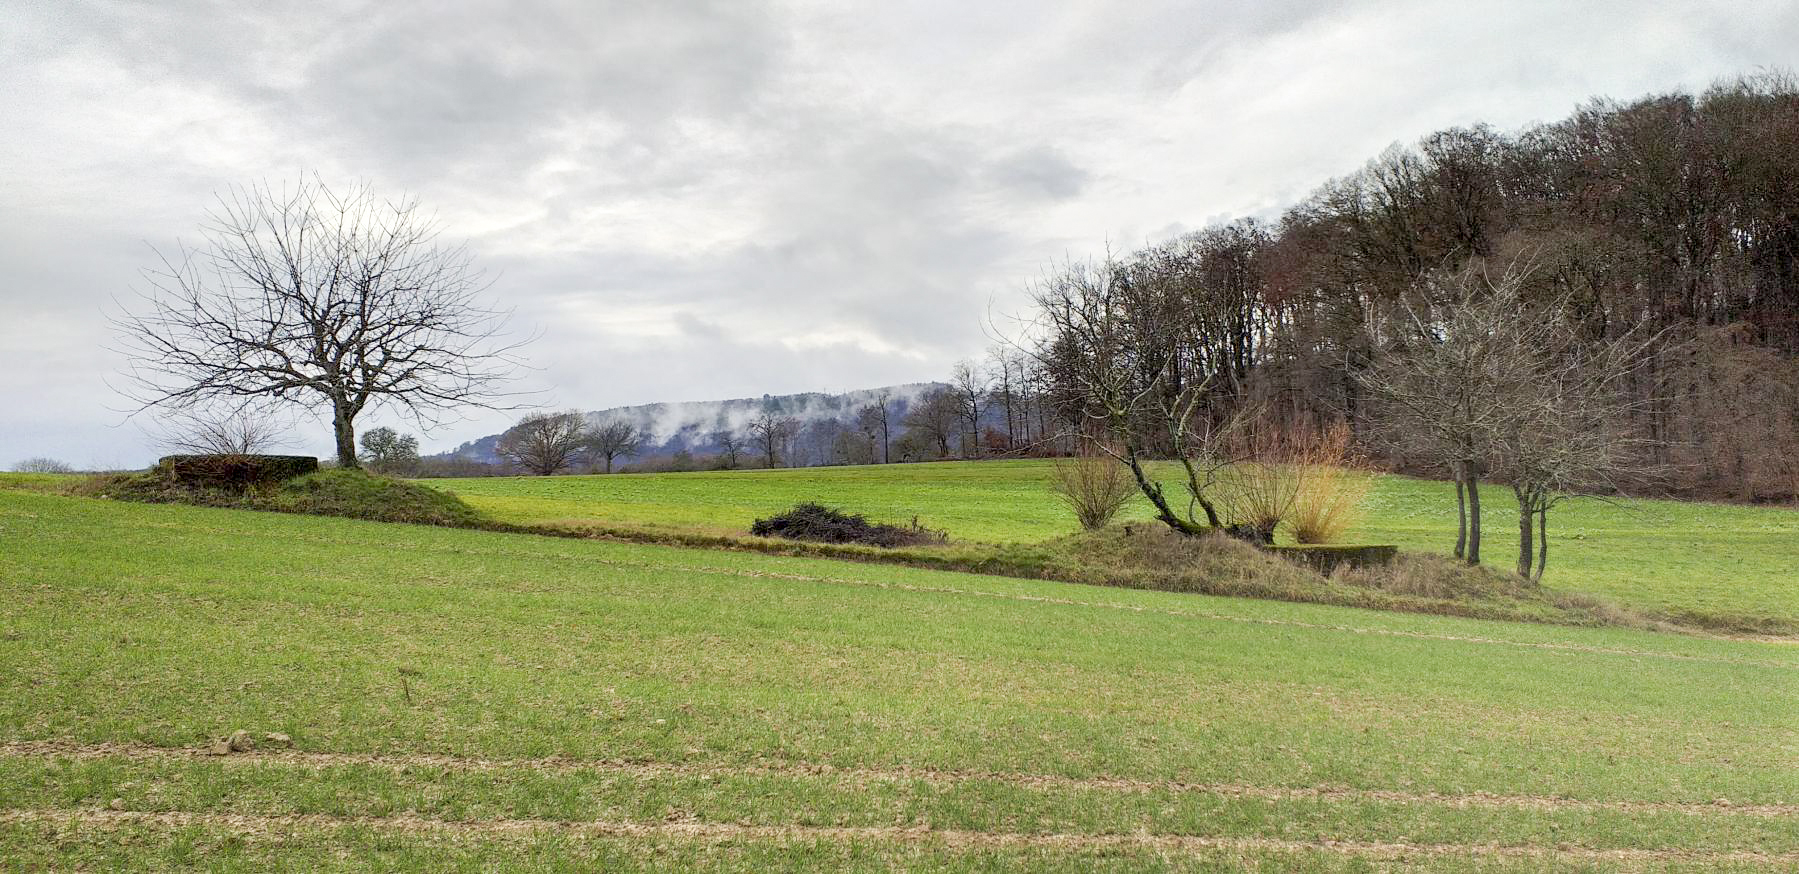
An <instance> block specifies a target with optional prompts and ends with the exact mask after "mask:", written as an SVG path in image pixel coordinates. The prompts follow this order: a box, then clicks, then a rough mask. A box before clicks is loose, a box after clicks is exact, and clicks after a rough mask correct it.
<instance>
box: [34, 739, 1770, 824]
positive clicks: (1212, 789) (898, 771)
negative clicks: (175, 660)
mask: <svg viewBox="0 0 1799 874" xmlns="http://www.w3.org/2000/svg"><path fill="white" fill-rule="evenodd" d="M0 756H10V757H15V758H66V759H77V760H99V759H123V760H127V761H205V762H216V763H221V764H226V765H251V764H276V765H289V766H296V767H307V768H330V767H343V766H356V767H372V768H385V769H399V768H434V769H442V770H447V771H465V772H505V771H540V772H551V773H579V772H590V773H614V774H629V775H635V776H643V777H658V776H675V777H784V778H802V779H803V778H813V777H816V778H826V779H839V780H847V781H855V782H904V781H919V782H925V783H932V784H938V785H951V784H956V783H969V782H986V783H1000V784H1005V785H1011V786H1018V787H1021V788H1027V789H1028V788H1045V789H1067V790H1098V791H1112V792H1172V793H1182V794H1186V793H1191V794H1199V795H1216V796H1221V797H1230V798H1257V799H1264V800H1269V801H1301V800H1304V801H1327V802H1369V801H1372V802H1386V803H1398V804H1421V805H1438V806H1445V807H1463V808H1465V807H1485V808H1518V809H1529V810H1604V811H1614V812H1621V813H1681V814H1687V815H1693V816H1718V815H1735V816H1753V817H1770V818H1773V817H1799V804H1778V803H1776V804H1740V803H1728V802H1724V801H1712V802H1693V801H1641V800H1616V799H1605V800H1588V799H1578V798H1567V797H1562V796H1553V795H1517V794H1501V793H1487V792H1473V793H1436V792H1406V791H1401V790H1392V789H1356V788H1352V787H1347V786H1297V787H1290V786H1257V785H1252V784H1244V783H1200V782H1189V781H1181V780H1137V779H1129V778H1122V777H1105V776H1098V777H1069V776H1064V775H1059V774H1020V773H1006V772H997V771H961V770H943V769H932V768H907V767H897V768H870V767H840V766H835V765H826V764H813V763H799V762H794V763H785V764H757V765H729V764H703V763H676V762H645V761H626V760H618V759H590V760H583V759H571V758H539V759H488V758H478V757H469V756H447V755H431V754H405V755H385V754H374V753H333V752H314V751H306V750H290V749H274V750H251V751H247V752H241V753H230V754H227V755H215V754H212V753H211V752H209V751H207V750H199V749H188V748H173V747H154V746H146V745H142V744H114V743H102V744H79V743H70V742H63V741H7V742H0Z"/></svg>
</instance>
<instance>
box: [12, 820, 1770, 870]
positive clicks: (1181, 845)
mask: <svg viewBox="0 0 1799 874" xmlns="http://www.w3.org/2000/svg"><path fill="white" fill-rule="evenodd" d="M0 824H42V825H53V826H54V825H67V826H72V827H82V828H100V829H104V828H119V827H129V826H149V827H154V828H194V827H202V828H214V829H219V830H222V831H229V832H233V833H236V834H240V835H243V836H246V837H250V838H260V837H272V836H276V835H278V834H279V833H280V832H284V831H299V830H308V829H311V830H323V829H332V828H341V827H355V828H368V829H378V830H381V831H386V832H390V833H396V834H408V835H423V836H429V835H446V836H451V835H453V836H470V835H474V836H480V835H501V836H506V835H511V836H530V835H534V834H558V835H571V834H573V835H585V836H592V837H618V838H633V837H655V838H680V839H688V840H698V841H742V840H764V841H795V840H797V841H876V842H894V843H934V844H941V845H944V846H948V847H952V848H962V847H968V848H1043V849H1060V850H1069V849H1077V850H1078V849H1107V848H1146V849H1160V850H1168V851H1176V852H1179V851H1189V852H1199V851H1217V850H1224V851H1240V852H1242V851H1248V852H1255V851H1264V852H1266V851H1274V852H1319V851H1322V852H1330V853H1337V854H1342V855H1348V856H1365V857H1370V858H1380V859H1404V858H1409V857H1418V856H1468V857H1487V858H1528V859H1567V860H1574V859H1578V860H1585V861H1608V862H1626V863H1630V862H1637V863H1665V862H1695V863H1711V864H1719V863H1733V864H1757V865H1793V864H1799V853H1763V852H1757V851H1752V850H1693V849H1684V848H1678V847H1654V848H1638V847H1620V848H1599V847H1586V846H1581V845H1575V844H1567V845H1558V846H1538V845H1531V844H1445V843H1432V844H1411V843H1386V842H1373V841H1337V840H1329V839H1323V840H1313V841H1305V840H1293V839H1283V838H1261V837H1223V836H1209V835H1183V834H1150V833H1147V832H1133V833H1128V834H1069V833H1058V832H989V831H969V830H959V829H935V828H929V827H902V826H807V825H745V824H739V823H723V822H698V821H691V820H689V821H677V822H641V821H629V820H618V821H609V820H590V821H581V822H558V821H555V820H541V819H493V820H442V819H429V818H424V817H417V816H410V815H396V816H384V817H340V816H329V815H325V814H293V815H275V816H259V815H253V814H235V813H195V812H189V811H154V812H150V811H126V810H107V809H100V808H63V809H15V810H6V811H0Z"/></svg>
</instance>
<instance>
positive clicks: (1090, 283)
mask: <svg viewBox="0 0 1799 874" xmlns="http://www.w3.org/2000/svg"><path fill="white" fill-rule="evenodd" d="M1189 290H1190V289H1189V287H1188V286H1186V285H1185V284H1184V283H1182V282H1180V281H1179V275H1178V274H1176V273H1174V272H1172V271H1163V270H1160V269H1141V268H1140V269H1138V270H1135V271H1132V270H1129V269H1127V268H1125V267H1124V266H1123V265H1120V264H1118V263H1117V262H1116V261H1114V260H1113V259H1112V258H1111V257H1110V256H1108V257H1107V258H1105V259H1104V260H1102V261H1098V262H1092V263H1089V262H1071V263H1068V264H1066V265H1063V266H1062V267H1061V268H1059V269H1056V270H1054V271H1052V272H1051V273H1050V274H1049V275H1047V276H1046V277H1045V278H1044V279H1043V281H1041V282H1040V283H1038V285H1037V287H1036V288H1035V289H1034V293H1033V297H1034V298H1035V302H1036V304H1037V310H1038V316H1039V318H1040V319H1041V328H1042V329H1043V330H1044V331H1045V334H1044V336H1043V337H1042V343H1041V345H1040V346H1039V347H1038V348H1037V350H1036V351H1035V353H1034V354H1035V357H1036V359H1037V361H1038V363H1039V366H1040V367H1042V368H1043V369H1044V370H1045V371H1047V372H1048V373H1050V374H1051V379H1052V380H1053V381H1054V382H1056V383H1057V385H1058V389H1057V392H1058V395H1059V397H1060V401H1061V403H1063V404H1064V405H1065V406H1066V407H1068V408H1069V412H1070V414H1071V415H1072V416H1073V417H1074V418H1075V419H1076V421H1078V422H1080V423H1081V425H1082V427H1081V429H1080V433H1082V434H1084V435H1088V436H1089V442H1090V443H1091V445H1092V446H1093V448H1096V449H1098V450H1100V451H1103V452H1105V453H1107V454H1109V455H1111V456H1113V457H1114V458H1115V459H1117V460H1118V461H1119V462H1120V463H1122V464H1123V465H1125V467H1127V468H1128V469H1129V470H1130V472H1131V478H1132V479H1133V480H1134V481H1135V482H1136V484H1137V488H1138V490H1139V491H1141V492H1143V496H1144V497H1145V498H1147V499H1149V502H1150V504H1151V506H1153V507H1154V508H1155V510H1156V518H1157V519H1159V520H1160V521H1161V522H1162V523H1163V524H1165V525H1167V526H1168V527H1170V528H1172V529H1174V530H1175V531H1178V532H1180V533H1182V534H1189V535H1193V534H1200V533H1204V532H1206V531H1208V530H1214V529H1220V530H1221V529H1224V528H1226V527H1227V526H1226V525H1225V521H1224V520H1223V519H1222V518H1221V517H1220V515H1219V511H1218V507H1217V505H1216V503H1215V502H1214V501H1213V500H1212V498H1211V492H1212V490H1213V489H1214V487H1215V486H1216V485H1217V481H1218V472H1219V471H1220V470H1221V469H1222V468H1223V467H1224V466H1225V465H1226V464H1228V461H1229V457H1228V454H1227V453H1226V452H1225V451H1224V447H1225V445H1226V443H1227V441H1226V439H1225V437H1226V436H1227V435H1228V434H1229V433H1230V431H1231V430H1232V429H1233V428H1234V427H1235V423H1236V422H1238V421H1239V418H1238V417H1237V416H1235V415H1224V416H1220V415H1218V413H1217V411H1216V410H1215V409H1214V408H1213V407H1212V405H1211V402H1212V401H1213V400H1214V394H1215V391H1214V389H1215V386H1216V384H1217V378H1216V375H1215V373H1214V371H1213V370H1212V369H1211V366H1210V365H1207V364H1206V363H1205V360H1204V359H1203V358H1202V357H1200V356H1197V355H1195V354H1193V351H1194V349H1195V348H1197V346H1198V345H1199V344H1198V343H1197V342H1196V339H1197V338H1198V337H1199V336H1200V334H1199V332H1200V331H1202V330H1203V325H1202V324H1201V323H1200V321H1199V316H1200V314H1201V313H1202V312H1204V308H1203V307H1202V306H1199V305H1198V304H1202V303H1203V302H1204V298H1203V297H1199V296H1192V295H1189V294H1188V292H1189ZM1096 430H1097V431H1099V432H1101V433H1103V435H1104V437H1102V438H1098V439H1092V432H1093V431H1096ZM1155 455H1164V456H1166V457H1169V458H1172V459H1173V460H1175V461H1176V462H1177V463H1179V465H1180V470H1181V479H1182V483H1181V484H1182V486H1183V487H1184V488H1185V490H1186V493H1187V501H1186V503H1185V506H1184V507H1182V506H1180V505H1179V504H1178V503H1176V501H1177V500H1178V499H1174V500H1171V499H1170V496H1169V495H1168V493H1167V491H1166V489H1165V488H1164V486H1163V484H1162V483H1161V481H1160V480H1159V479H1158V478H1157V477H1156V475H1155V474H1154V472H1153V471H1152V470H1151V469H1150V468H1149V466H1148V464H1147V461H1148V460H1149V459H1150V458H1151V457H1153V456H1155Z"/></svg>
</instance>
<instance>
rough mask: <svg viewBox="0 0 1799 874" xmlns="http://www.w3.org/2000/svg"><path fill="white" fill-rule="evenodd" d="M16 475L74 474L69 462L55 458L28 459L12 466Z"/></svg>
mask: <svg viewBox="0 0 1799 874" xmlns="http://www.w3.org/2000/svg"><path fill="white" fill-rule="evenodd" d="M12 469H13V472H14V473H74V472H75V468H74V467H72V466H70V465H69V463H68V462H65V461H59V460H57V459H54V458H44V457H41V456H40V457H38V458H27V459H25V460H24V461H21V462H19V463H18V464H15V465H13V466H12Z"/></svg>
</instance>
